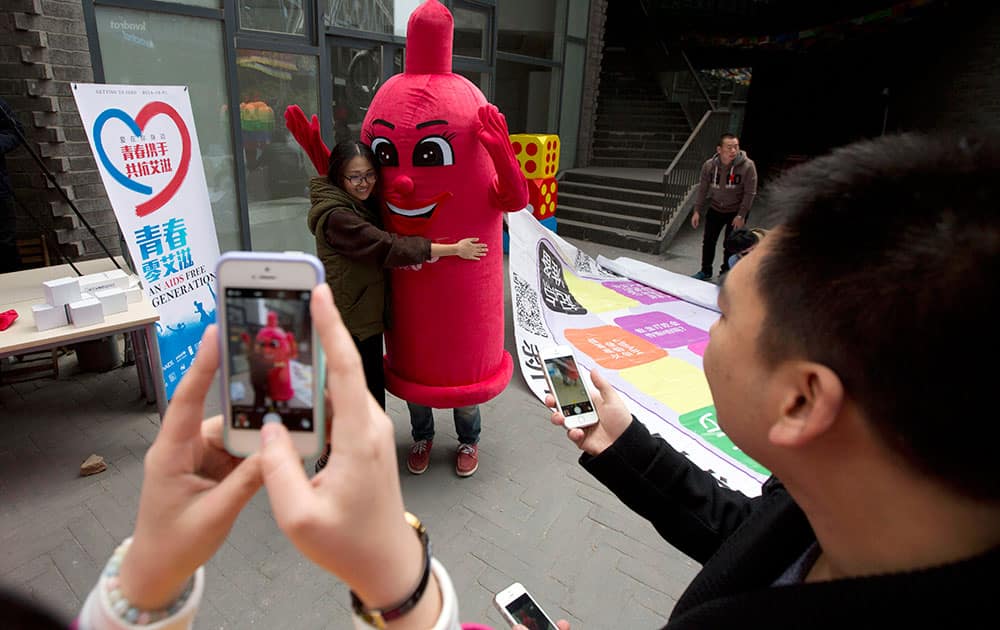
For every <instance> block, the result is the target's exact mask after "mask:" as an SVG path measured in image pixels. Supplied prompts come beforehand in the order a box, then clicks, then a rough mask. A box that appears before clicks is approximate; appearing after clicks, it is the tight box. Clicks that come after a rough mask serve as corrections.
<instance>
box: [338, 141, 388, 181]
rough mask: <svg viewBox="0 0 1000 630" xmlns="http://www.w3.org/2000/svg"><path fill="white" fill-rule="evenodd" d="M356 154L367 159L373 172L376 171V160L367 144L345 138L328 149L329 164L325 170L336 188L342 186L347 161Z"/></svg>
mask: <svg viewBox="0 0 1000 630" xmlns="http://www.w3.org/2000/svg"><path fill="white" fill-rule="evenodd" d="M358 156H360V157H363V158H365V159H366V160H368V161H369V162H370V163H371V165H372V168H373V169H375V172H376V173H378V160H376V159H375V154H374V153H372V150H371V149H370V148H369V147H368V145H367V144H365V143H363V142H359V141H357V140H346V141H344V142H341V143H339V144H337V146H335V147H333V150H332V151H330V165H329V168H328V169H327V172H326V176H327V178H328V179H329V180H330V183H331V184H333V185H334V186H337V187H338V188H343V187H344V169H345V168H347V163H348V162H350V161H351V160H353V159H354V158H356V157H358Z"/></svg>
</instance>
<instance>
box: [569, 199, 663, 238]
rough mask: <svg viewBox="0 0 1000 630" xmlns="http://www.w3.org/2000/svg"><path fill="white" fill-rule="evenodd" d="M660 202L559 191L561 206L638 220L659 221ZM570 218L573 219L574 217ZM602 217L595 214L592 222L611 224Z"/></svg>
mask: <svg viewBox="0 0 1000 630" xmlns="http://www.w3.org/2000/svg"><path fill="white" fill-rule="evenodd" d="M662 200H663V197H660V200H659V201H660V203H662ZM660 203H656V204H641V203H635V202H629V201H624V200H622V199H619V198H617V197H589V196H586V195H577V194H573V193H566V192H564V191H563V190H560V191H559V205H560V206H561V205H562V204H566V205H568V206H572V207H573V208H579V209H581V210H585V211H587V212H595V213H598V215H600V214H601V213H606V214H608V215H609V216H614V217H621V218H622V219H636V220H638V221H659V218H660V214H661V213H662V210H663V208H662V206H661V205H660ZM560 216H562V215H560ZM568 218H570V219H572V218H573V217H568ZM600 218H601V217H600V216H595V220H594V221H590V222H591V223H600V224H602V225H610V224H611V223H609V222H607V221H603V220H598V219H600ZM578 220H580V221H586V218H584V217H581V218H579V219H578ZM623 227H624V226H623ZM628 229H630V230H636V231H639V232H641V231H642V230H640V229H638V228H636V227H629V228H628Z"/></svg>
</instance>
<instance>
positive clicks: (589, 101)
mask: <svg viewBox="0 0 1000 630" xmlns="http://www.w3.org/2000/svg"><path fill="white" fill-rule="evenodd" d="M607 9H608V0H591V2H590V28H589V32H588V33H587V58H586V62H585V65H584V70H583V96H582V100H581V103H580V134H579V137H578V141H577V145H576V164H577V166H581V167H582V166H590V161H591V158H593V144H594V126H595V124H596V122H597V96H598V90H599V86H600V83H601V58H602V57H603V51H604V23H605V20H606V19H607Z"/></svg>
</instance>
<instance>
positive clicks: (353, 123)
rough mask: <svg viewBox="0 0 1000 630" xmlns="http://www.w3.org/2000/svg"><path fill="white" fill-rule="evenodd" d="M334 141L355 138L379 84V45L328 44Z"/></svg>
mask: <svg viewBox="0 0 1000 630" xmlns="http://www.w3.org/2000/svg"><path fill="white" fill-rule="evenodd" d="M330 67H331V69H332V71H333V132H334V141H335V142H338V143H339V142H343V141H345V140H357V139H358V138H359V136H360V134H361V122H362V121H363V120H364V119H365V114H367V113H368V106H369V105H370V104H371V102H372V98H374V96H375V91H376V90H378V88H379V86H381V85H382V46H381V45H375V46H372V47H370V48H358V47H356V46H339V45H337V44H334V45H332V46H330Z"/></svg>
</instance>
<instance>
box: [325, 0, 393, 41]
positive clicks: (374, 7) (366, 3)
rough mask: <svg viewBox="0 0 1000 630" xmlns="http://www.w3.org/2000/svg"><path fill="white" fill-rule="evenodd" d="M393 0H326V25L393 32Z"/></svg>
mask: <svg viewBox="0 0 1000 630" xmlns="http://www.w3.org/2000/svg"><path fill="white" fill-rule="evenodd" d="M393 4H394V2H393V0H327V2H326V5H327V6H326V25H327V26H334V27H337V28H349V29H353V30H356V31H368V32H371V33H385V34H390V33H392V32H393V24H394V22H395V19H394V18H395V16H394V14H393V8H394V7H393Z"/></svg>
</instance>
